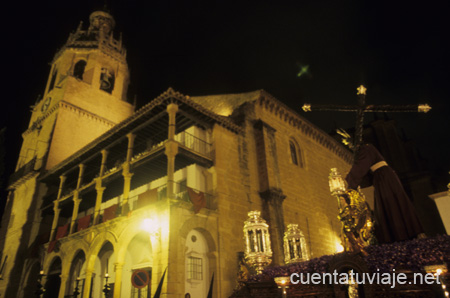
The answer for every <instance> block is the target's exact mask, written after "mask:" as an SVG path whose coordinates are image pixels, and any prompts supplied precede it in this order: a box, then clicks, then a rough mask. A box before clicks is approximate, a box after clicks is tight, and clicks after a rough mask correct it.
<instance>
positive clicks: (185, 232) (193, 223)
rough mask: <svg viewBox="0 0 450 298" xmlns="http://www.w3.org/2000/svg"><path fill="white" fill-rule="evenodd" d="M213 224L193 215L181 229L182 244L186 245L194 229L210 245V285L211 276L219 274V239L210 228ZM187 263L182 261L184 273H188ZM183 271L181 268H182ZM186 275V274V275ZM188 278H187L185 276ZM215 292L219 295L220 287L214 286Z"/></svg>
mask: <svg viewBox="0 0 450 298" xmlns="http://www.w3.org/2000/svg"><path fill="white" fill-rule="evenodd" d="M210 226H211V225H207V224H206V223H205V221H204V219H202V218H199V217H197V216H196V217H192V218H191V219H189V220H187V221H186V222H185V223H184V224H183V226H182V227H181V229H180V232H179V233H180V234H179V235H180V238H181V241H180V244H182V245H186V240H188V239H187V238H188V236H189V233H190V232H191V231H192V230H195V231H197V232H198V233H200V234H201V235H202V236H203V238H204V239H205V241H206V244H207V246H208V253H207V258H208V271H209V272H208V273H209V276H208V277H206V279H207V282H208V286H209V283H210V281H211V277H212V274H217V269H218V264H217V262H218V259H217V245H216V243H217V240H216V239H215V238H214V237H213V236H212V235H214V233H213V231H211V229H210ZM185 266H186V263H185V262H182V267H183V269H184V270H183V272H184V274H186V267H185ZM180 271H181V268H180ZM185 277H186V276H185ZM185 279H186V278H185ZM213 291H214V294H213V296H217V295H218V287H217V286H214V288H213Z"/></svg>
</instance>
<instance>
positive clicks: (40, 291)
mask: <svg viewBox="0 0 450 298" xmlns="http://www.w3.org/2000/svg"><path fill="white" fill-rule="evenodd" d="M44 276H45V274H44V270H41V271H39V275H38V280H37V285H36V287H37V289H36V291H35V292H34V294H35V295H36V297H39V298H40V297H41V295H42V294H44V292H45V289H44V286H43V285H42V278H43V277H44Z"/></svg>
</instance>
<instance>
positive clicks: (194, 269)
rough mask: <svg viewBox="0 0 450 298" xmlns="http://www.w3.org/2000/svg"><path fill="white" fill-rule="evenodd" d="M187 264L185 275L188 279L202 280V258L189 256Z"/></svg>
mask: <svg viewBox="0 0 450 298" xmlns="http://www.w3.org/2000/svg"><path fill="white" fill-rule="evenodd" d="M187 261H188V264H187V275H188V279H194V280H202V279H203V260H202V258H197V257H193V256H189V257H188V259H187Z"/></svg>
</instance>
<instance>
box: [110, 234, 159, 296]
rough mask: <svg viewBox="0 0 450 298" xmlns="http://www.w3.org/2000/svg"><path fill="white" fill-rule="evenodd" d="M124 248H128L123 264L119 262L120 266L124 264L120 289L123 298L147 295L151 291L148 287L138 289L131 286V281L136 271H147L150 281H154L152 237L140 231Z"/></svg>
mask: <svg viewBox="0 0 450 298" xmlns="http://www.w3.org/2000/svg"><path fill="white" fill-rule="evenodd" d="M123 247H124V248H126V249H125V251H124V255H123V262H122V263H119V262H118V263H119V264H120V265H122V264H123V267H122V268H121V270H122V284H121V286H120V287H119V288H120V289H121V290H120V291H121V297H130V295H131V294H132V295H134V296H136V297H139V296H140V295H145V293H146V292H148V291H149V290H150V289H149V288H148V287H143V288H142V289H136V288H134V287H132V286H131V282H130V280H131V275H132V273H133V272H134V271H136V270H144V271H146V272H147V273H148V275H149V277H150V280H151V279H152V271H154V268H153V267H154V262H153V251H152V243H151V236H150V235H149V234H148V232H146V231H138V232H137V233H134V235H133V237H132V238H131V239H130V241H128V242H125V245H123ZM121 253H122V252H121ZM121 257H122V256H121ZM119 268H120V267H119ZM134 296H133V297H134Z"/></svg>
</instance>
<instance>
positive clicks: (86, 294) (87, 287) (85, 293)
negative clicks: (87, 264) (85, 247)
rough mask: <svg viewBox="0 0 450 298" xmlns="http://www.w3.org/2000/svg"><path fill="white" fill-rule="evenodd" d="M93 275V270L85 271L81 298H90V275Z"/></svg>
mask: <svg viewBox="0 0 450 298" xmlns="http://www.w3.org/2000/svg"><path fill="white" fill-rule="evenodd" d="M93 273H94V269H86V279H85V280H84V290H83V297H90V296H89V293H90V292H91V286H92V285H91V282H92V274H93Z"/></svg>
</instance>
